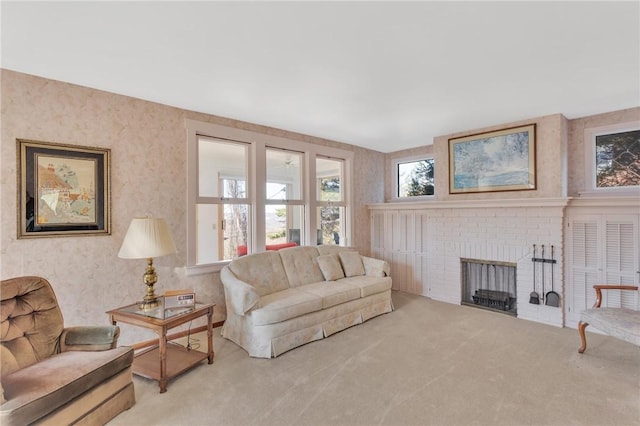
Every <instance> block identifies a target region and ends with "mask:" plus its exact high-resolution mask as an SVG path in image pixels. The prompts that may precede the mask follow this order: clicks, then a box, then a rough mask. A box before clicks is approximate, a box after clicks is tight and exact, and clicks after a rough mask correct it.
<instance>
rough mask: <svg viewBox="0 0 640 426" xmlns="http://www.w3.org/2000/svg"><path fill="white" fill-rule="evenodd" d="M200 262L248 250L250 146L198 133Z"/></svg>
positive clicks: (197, 208)
mask: <svg viewBox="0 0 640 426" xmlns="http://www.w3.org/2000/svg"><path fill="white" fill-rule="evenodd" d="M197 140H198V171H199V173H198V194H197V201H196V223H197V232H196V245H197V249H196V253H197V255H196V262H195V263H196V264H198V265H202V264H208V263H213V262H217V261H221V260H226V259H232V258H234V257H236V254H238V253H243V252H244V253H246V250H247V245H248V241H249V232H250V229H249V223H250V216H249V215H250V204H249V202H248V187H247V182H248V181H247V171H248V164H249V155H248V148H249V146H248V145H247V144H244V143H239V142H231V141H225V140H219V139H215V138H211V137H207V136H202V135H198V136H197Z"/></svg>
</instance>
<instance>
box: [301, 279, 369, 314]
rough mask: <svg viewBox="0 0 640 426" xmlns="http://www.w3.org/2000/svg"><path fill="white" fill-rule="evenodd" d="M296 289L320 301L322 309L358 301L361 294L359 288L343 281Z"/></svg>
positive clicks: (308, 285) (314, 284)
mask: <svg viewBox="0 0 640 426" xmlns="http://www.w3.org/2000/svg"><path fill="white" fill-rule="evenodd" d="M298 288H299V289H300V290H302V291H304V292H307V293H311V294H313V295H315V296H317V297H319V298H320V299H322V309H326V308H329V307H331V306H335V305H339V304H340V303H345V302H348V301H350V300H354V299H359V298H360V293H361V290H360V287H358V286H355V285H352V284H349V283H346V282H343V281H329V282H326V281H325V282H319V283H313V284H307V285H303V286H302V287H298Z"/></svg>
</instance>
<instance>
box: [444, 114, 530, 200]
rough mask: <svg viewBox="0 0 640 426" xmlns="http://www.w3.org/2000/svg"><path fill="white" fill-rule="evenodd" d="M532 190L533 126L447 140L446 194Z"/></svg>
mask: <svg viewBox="0 0 640 426" xmlns="http://www.w3.org/2000/svg"><path fill="white" fill-rule="evenodd" d="M532 189H536V125H535V124H530V125H527V126H521V127H513V128H509V129H503V130H498V131H495V132H488V133H482V134H478V135H471V136H465V137H462V138H452V139H449V193H450V194H462V193H470V192H496V191H522V190H532Z"/></svg>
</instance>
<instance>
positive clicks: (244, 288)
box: [220, 266, 260, 315]
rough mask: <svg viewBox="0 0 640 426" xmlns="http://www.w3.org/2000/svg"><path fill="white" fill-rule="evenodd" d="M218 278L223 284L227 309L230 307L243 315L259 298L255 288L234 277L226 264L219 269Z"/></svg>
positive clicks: (234, 311)
mask: <svg viewBox="0 0 640 426" xmlns="http://www.w3.org/2000/svg"><path fill="white" fill-rule="evenodd" d="M220 280H221V281H222V285H223V286H224V294H225V301H226V302H227V310H229V309H231V311H232V312H233V313H235V314H237V315H244V314H245V313H247V312H248V311H249V310H250V309H251V308H253V307H254V306H255V305H256V304H257V303H258V300H260V295H259V294H258V293H257V292H256V289H255V288H254V287H253V286H251V285H249V284H247V283H246V282H244V281H242V280H239V279H238V278H236V276H235V275H234V274H233V272H231V270H230V269H229V268H228V267H226V266H225V267H224V268H222V270H221V271H220Z"/></svg>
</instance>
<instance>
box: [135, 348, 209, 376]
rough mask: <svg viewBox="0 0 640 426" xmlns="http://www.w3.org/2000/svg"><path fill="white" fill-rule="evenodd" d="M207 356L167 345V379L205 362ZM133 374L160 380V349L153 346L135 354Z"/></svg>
mask: <svg viewBox="0 0 640 426" xmlns="http://www.w3.org/2000/svg"><path fill="white" fill-rule="evenodd" d="M207 358H208V355H207V354H206V353H204V352H200V351H197V350H194V349H192V350H187V348H185V347H183V346H179V345H174V344H172V343H167V377H165V379H166V380H169V379H171V378H173V377H175V376H177V375H179V374H182V373H184V372H185V371H187V370H189V369H190V368H191V367H195V366H196V365H197V364H199V363H200V362H202V361H204V360H206V359H207ZM133 373H134V374H137V375H138V376H142V377H146V378H147V379H153V380H158V381H159V380H161V379H162V377H161V376H160V348H159V347H158V346H155V347H153V348H149V349H146V350H144V351H142V352H140V353H139V354H136V355H135V357H134V359H133Z"/></svg>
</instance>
